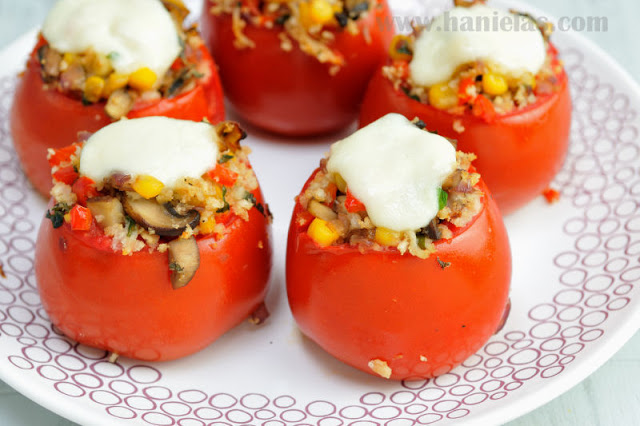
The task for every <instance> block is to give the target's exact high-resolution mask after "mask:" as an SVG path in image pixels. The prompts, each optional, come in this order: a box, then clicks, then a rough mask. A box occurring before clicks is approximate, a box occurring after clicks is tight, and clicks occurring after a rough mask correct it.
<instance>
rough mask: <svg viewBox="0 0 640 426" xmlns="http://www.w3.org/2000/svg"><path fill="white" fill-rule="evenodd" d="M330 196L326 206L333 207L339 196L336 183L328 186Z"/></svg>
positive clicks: (327, 190) (327, 191)
mask: <svg viewBox="0 0 640 426" xmlns="http://www.w3.org/2000/svg"><path fill="white" fill-rule="evenodd" d="M325 192H326V193H327V194H328V195H329V199H328V200H327V201H325V203H324V204H325V205H327V206H329V207H331V206H332V205H333V202H334V201H336V197H337V195H338V185H336V184H335V183H333V182H331V183H330V184H329V185H328V186H327V189H326V191H325Z"/></svg>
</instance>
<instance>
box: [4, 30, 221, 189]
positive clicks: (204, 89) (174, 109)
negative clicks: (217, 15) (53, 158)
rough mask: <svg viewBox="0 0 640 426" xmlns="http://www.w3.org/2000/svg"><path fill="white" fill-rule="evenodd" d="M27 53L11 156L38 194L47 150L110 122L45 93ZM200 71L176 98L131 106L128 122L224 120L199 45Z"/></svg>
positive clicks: (207, 58) (210, 65)
mask: <svg viewBox="0 0 640 426" xmlns="http://www.w3.org/2000/svg"><path fill="white" fill-rule="evenodd" d="M43 43H45V41H44V39H41V40H40V42H39V43H38V44H37V45H36V47H35V49H34V50H33V52H32V53H31V56H30V58H29V61H28V63H27V68H26V70H25V72H24V74H23V76H22V78H21V79H20V81H19V83H18V87H17V89H16V94H15V98H14V103H13V108H12V111H11V133H12V135H13V143H14V146H15V148H16V152H17V153H18V156H19V157H20V161H21V162H22V167H23V170H24V171H25V173H26V175H27V177H28V178H29V180H30V181H31V183H33V185H34V186H35V187H36V189H37V190H38V192H40V193H41V194H42V195H46V196H48V194H49V190H50V189H51V173H50V167H48V164H47V148H54V149H57V148H61V147H64V146H67V145H69V141H73V140H77V134H78V132H80V131H89V132H95V131H97V130H99V129H101V128H102V127H104V126H106V125H107V124H109V123H111V119H110V118H109V117H108V116H107V115H106V113H105V111H104V106H105V104H104V102H100V103H96V104H91V105H87V106H85V105H83V104H82V102H81V101H80V100H77V99H73V98H71V97H69V96H67V95H65V94H63V93H60V92H58V91H57V90H50V89H47V87H46V86H45V85H44V82H43V81H42V78H41V76H40V63H39V61H38V49H39V48H40V46H42V44H43ZM198 57H199V59H201V67H199V70H200V71H201V72H204V73H205V75H207V77H204V78H203V79H202V80H200V82H199V83H198V84H197V85H196V87H195V88H194V89H193V90H191V91H189V92H186V93H183V94H181V95H179V96H176V97H175V98H171V99H161V100H157V101H151V102H140V103H138V104H136V105H134V107H133V109H132V110H131V111H130V112H129V114H128V115H127V116H128V117H129V118H139V117H147V116H152V115H162V116H166V117H172V118H181V119H185V120H194V121H201V120H202V119H203V118H207V119H208V120H209V121H211V122H212V123H217V122H219V121H221V120H223V119H224V103H223V96H222V88H221V86H220V79H219V78H218V74H217V71H216V65H215V63H214V62H213V59H212V58H211V55H209V52H208V51H207V49H206V47H205V46H204V45H203V46H202V47H201V48H200V51H199V53H198Z"/></svg>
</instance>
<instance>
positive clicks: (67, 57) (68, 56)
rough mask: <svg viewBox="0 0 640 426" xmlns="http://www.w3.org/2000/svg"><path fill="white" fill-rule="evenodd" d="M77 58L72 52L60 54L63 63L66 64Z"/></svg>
mask: <svg viewBox="0 0 640 426" xmlns="http://www.w3.org/2000/svg"><path fill="white" fill-rule="evenodd" d="M77 59H78V57H77V56H76V55H75V54H74V53H69V52H67V53H65V54H64V55H62V60H63V61H64V63H65V64H67V66H69V65H71V64H72V63H74V62H75V61H76V60H77Z"/></svg>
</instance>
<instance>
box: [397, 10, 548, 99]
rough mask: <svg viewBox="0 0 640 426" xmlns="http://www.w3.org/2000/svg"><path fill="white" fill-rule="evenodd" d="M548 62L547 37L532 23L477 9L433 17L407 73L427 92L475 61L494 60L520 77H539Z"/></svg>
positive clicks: (519, 17) (418, 44) (420, 37)
mask: <svg viewBox="0 0 640 426" xmlns="http://www.w3.org/2000/svg"><path fill="white" fill-rule="evenodd" d="M545 59H546V49H545V45H544V38H543V37H542V34H541V33H540V31H539V30H538V28H537V27H536V26H535V25H534V24H533V23H532V22H531V21H530V20H529V19H528V18H525V17H523V16H520V15H516V14H513V13H510V12H507V11H504V10H500V9H494V8H491V7H488V6H485V5H482V4H478V5H475V6H472V7H468V8H467V7H456V8H454V9H452V10H450V11H448V12H445V13H444V14H443V15H440V16H438V17H437V18H435V19H434V20H433V21H432V23H431V24H430V25H429V27H428V28H426V29H425V30H424V31H423V32H422V34H420V36H419V37H418V39H417V40H416V43H415V46H414V55H413V60H412V61H411V64H410V65H409V69H410V72H411V79H412V80H413V81H414V82H415V83H417V84H419V85H422V86H427V87H429V86H432V85H434V84H437V83H442V82H445V81H447V80H449V79H450V78H451V77H452V75H453V73H454V72H455V70H456V69H457V68H458V67H459V66H460V65H464V64H467V63H469V62H473V61H478V60H484V61H490V62H492V63H494V64H496V65H497V66H499V68H500V70H501V71H502V72H504V73H505V74H506V75H507V76H510V77H514V78H519V77H521V76H522V75H523V74H524V73H526V72H530V73H532V74H537V73H538V72H539V71H540V69H541V68H542V66H543V65H544V62H545Z"/></svg>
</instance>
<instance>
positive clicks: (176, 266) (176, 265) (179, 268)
mask: <svg viewBox="0 0 640 426" xmlns="http://www.w3.org/2000/svg"><path fill="white" fill-rule="evenodd" d="M169 270H170V271H173V272H177V273H180V272H182V271H184V268H183V267H182V266H180V264H179V263H177V262H171V263H170V264H169Z"/></svg>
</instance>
